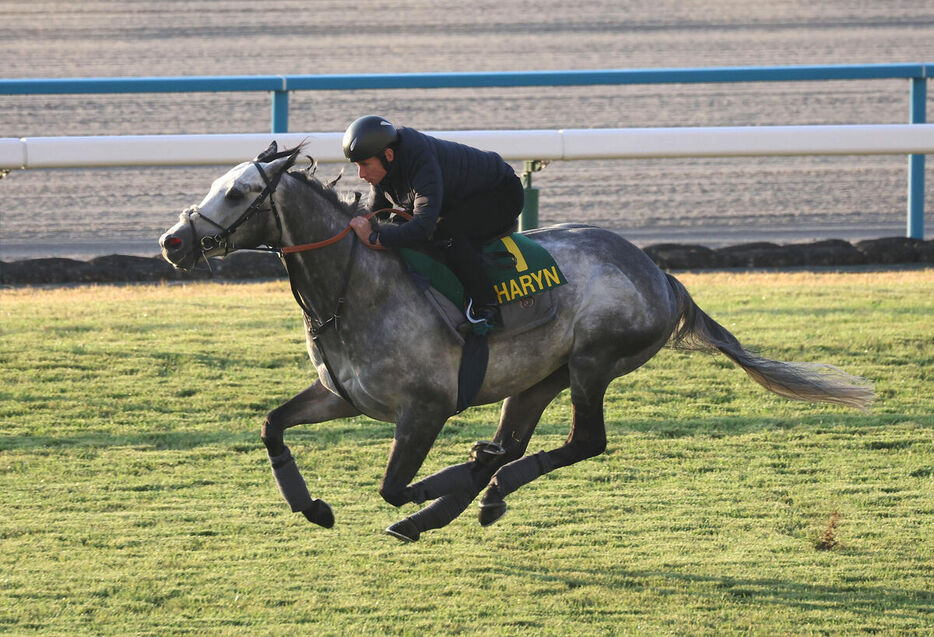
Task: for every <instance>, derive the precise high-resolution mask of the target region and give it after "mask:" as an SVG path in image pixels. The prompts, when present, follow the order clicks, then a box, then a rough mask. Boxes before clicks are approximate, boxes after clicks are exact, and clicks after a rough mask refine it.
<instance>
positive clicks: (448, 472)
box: [409, 462, 474, 530]
mask: <svg viewBox="0 0 934 637" xmlns="http://www.w3.org/2000/svg"><path fill="white" fill-rule="evenodd" d="M473 466H474V463H473V462H465V463H463V464H457V465H454V466H452V467H447V468H446V469H442V470H441V471H439V472H438V473H435V474H433V475H430V476H428V477H427V478H425V479H424V480H421V481H419V482H416V483H415V484H413V485H411V486H410V487H409V489H410V493H411V496H412V502H414V503H415V504H421V503H422V502H425V501H426V500H435V499H437V498H440V497H441V496H443V495H447V494H448V493H454V492H455V491H462V490H469V489H473V488H474V481H473V475H472V473H471V471H470V469H471V468H472V467H473ZM451 519H453V518H451ZM432 528H434V527H432ZM423 530H424V529H423Z"/></svg>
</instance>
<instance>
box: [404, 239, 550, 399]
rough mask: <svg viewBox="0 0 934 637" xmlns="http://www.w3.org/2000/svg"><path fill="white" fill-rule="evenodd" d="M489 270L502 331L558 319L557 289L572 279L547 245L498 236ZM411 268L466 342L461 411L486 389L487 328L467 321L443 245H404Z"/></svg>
mask: <svg viewBox="0 0 934 637" xmlns="http://www.w3.org/2000/svg"><path fill="white" fill-rule="evenodd" d="M481 252H482V254H483V256H484V260H485V261H486V262H487V276H488V278H489V279H490V282H491V283H492V284H493V289H494V291H495V292H496V299H497V302H498V304H499V311H500V316H501V318H502V323H503V327H502V328H501V329H497V330H496V331H495V332H494V334H495V335H497V337H506V336H515V335H517V334H521V333H523V332H526V331H528V330H531V329H534V328H536V327H538V326H540V325H544V324H545V323H548V322H549V321H551V320H552V319H554V317H555V315H556V314H557V312H558V302H557V300H556V299H555V298H554V289H555V288H557V287H559V286H561V285H564V284H565V283H567V279H566V278H565V277H564V274H562V272H561V269H560V268H559V267H558V264H557V263H556V262H555V260H554V258H553V257H552V256H551V255H550V254H549V253H548V251H547V250H545V249H544V248H543V247H542V246H540V245H538V244H537V243H535V242H534V241H532V240H531V239H529V238H528V237H525V236H523V235H520V234H515V233H514V234H510V235H507V236H503V237H500V238H497V239H495V240H493V241H491V242H489V243H486V244H484V245H483V246H482V248H481ZM399 253H400V254H401V255H402V258H403V259H404V260H405V262H406V265H407V266H408V270H409V274H410V275H411V276H412V278H413V279H414V280H415V282H416V283H417V284H418V286H419V287H420V288H421V289H422V290H423V292H424V294H425V296H426V298H427V299H428V301H429V303H430V304H431V306H432V307H434V309H435V311H436V312H437V313H438V315H439V316H440V317H441V319H442V320H443V322H444V324H445V325H446V326H447V328H448V330H449V331H450V332H451V334H452V335H453V336H454V337H455V338H456V339H457V340H458V342H459V343H460V344H461V346H462V348H463V354H462V356H461V363H460V370H459V372H458V390H457V411H456V413H460V412H461V411H463V410H464V409H466V408H467V407H469V406H470V405H471V404H473V400H474V398H476V396H477V393H478V392H479V391H480V386H481V385H482V384H483V379H484V377H485V376H486V368H487V362H488V360H489V347H488V343H487V334H486V333H485V332H484V333H478V332H475V331H474V329H473V326H472V325H471V324H470V323H469V322H468V321H467V317H466V314H465V312H464V309H465V307H466V305H467V299H466V298H465V293H464V286H463V284H462V283H461V282H460V280H458V278H457V277H456V276H455V275H454V273H453V272H452V271H451V270H450V268H448V267H447V266H446V265H445V264H444V262H443V261H444V258H443V256H442V254H441V251H440V250H438V249H432V248H428V249H425V250H416V249H413V248H402V249H399Z"/></svg>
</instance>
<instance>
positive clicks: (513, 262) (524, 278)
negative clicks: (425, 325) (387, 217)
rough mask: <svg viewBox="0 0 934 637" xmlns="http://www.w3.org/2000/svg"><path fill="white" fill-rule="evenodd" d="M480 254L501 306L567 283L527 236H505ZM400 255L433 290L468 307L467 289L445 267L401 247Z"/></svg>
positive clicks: (418, 253)
mask: <svg viewBox="0 0 934 637" xmlns="http://www.w3.org/2000/svg"><path fill="white" fill-rule="evenodd" d="M481 251H482V252H483V253H484V254H485V255H487V257H488V260H489V261H490V262H491V265H490V266H489V267H488V268H487V271H486V272H487V276H488V277H489V279H490V282H491V283H492V284H493V290H494V292H496V299H497V301H498V302H499V304H500V305H507V304H509V303H514V302H516V301H519V300H521V299H524V298H526V297H529V296H534V295H536V294H539V293H541V292H544V291H546V290H550V289H553V288H556V287H558V286H559V285H564V284H565V283H567V279H566V278H565V277H564V274H562V273H561V269H560V268H559V267H558V264H557V263H555V260H554V258H553V257H552V256H551V255H550V254H549V253H548V251H547V250H545V248H543V247H542V246H540V245H539V244H537V243H535V242H534V241H532V240H531V239H529V238H528V237H526V236H524V235H521V234H518V233H514V234H511V235H509V236H507V237H502V238H501V239H497V240H495V241H493V242H491V243H487V244H484V246H483V247H482V248H481ZM398 252H399V253H400V254H401V255H402V258H403V259H405V262H406V265H407V266H408V267H409V269H411V270H413V271H414V272H416V273H417V274H419V275H421V276H423V277H425V278H427V279H428V283H429V285H431V287H433V288H435V289H436V290H438V291H439V292H441V293H442V294H443V295H444V296H446V297H447V298H449V299H450V300H451V301H452V302H453V303H454V304H455V305H457V306H458V307H464V306H465V305H466V303H467V300H466V298H465V296H464V286H463V284H462V283H461V282H460V280H459V279H458V278H457V277H456V276H454V273H453V272H451V270H450V269H449V268H448V267H447V266H446V265H444V264H443V263H441V262H440V261H438V260H437V259H434V258H433V257H431V256H429V255H427V254H425V253H423V252H419V251H418V250H413V249H411V248H401V249H399V250H398Z"/></svg>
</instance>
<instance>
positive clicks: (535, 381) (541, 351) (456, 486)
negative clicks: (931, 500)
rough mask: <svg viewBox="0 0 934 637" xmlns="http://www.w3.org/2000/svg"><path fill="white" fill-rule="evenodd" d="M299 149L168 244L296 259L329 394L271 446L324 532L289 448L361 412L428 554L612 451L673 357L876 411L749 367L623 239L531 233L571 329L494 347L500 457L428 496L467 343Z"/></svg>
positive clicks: (230, 192) (306, 407)
mask: <svg viewBox="0 0 934 637" xmlns="http://www.w3.org/2000/svg"><path fill="white" fill-rule="evenodd" d="M298 151H299V149H294V150H291V151H281V152H276V149H275V146H274V145H272V146H270V148H268V149H267V150H266V151H264V153H262V154H261V155H260V156H258V157H257V158H256V159H255V160H254V161H250V162H245V163H242V164H240V165H238V166H236V167H235V168H233V169H231V170H230V171H228V172H227V173H226V174H225V175H223V176H222V177H220V178H218V179H217V180H216V181H215V182H214V183H213V185H212V186H211V189H210V191H209V192H208V194H207V195H206V196H205V198H204V200H203V201H202V202H201V203H200V204H199V205H198V206H195V207H192V208H189V209H188V210H186V211H184V212H182V214H181V215H180V218H179V221H178V223H176V224H175V225H174V226H172V228H170V229H169V230H168V231H167V232H166V233H165V234H164V235H163V236H162V237H161V239H160V245H161V246H162V250H163V255H164V257H165V258H166V259H167V260H168V261H169V262H171V263H172V264H173V265H175V266H176V267H178V268H181V269H190V268H192V267H193V266H194V265H195V264H196V263H197V262H198V261H199V260H201V259H202V258H203V259H207V258H208V257H214V256H224V255H226V254H228V253H229V252H232V251H234V250H237V249H251V248H256V247H258V246H267V247H270V248H272V249H274V250H275V251H278V252H280V253H285V254H284V255H283V258H284V260H285V263H286V266H287V269H288V272H289V277H290V280H291V284H292V288H293V292H294V294H295V297H296V300H297V301H298V303H299V305H300V306H301V307H302V309H303V311H304V315H305V324H306V327H307V345H308V352H309V355H310V356H311V360H312V361H313V362H314V364H315V366H316V368H317V372H318V380H317V381H316V382H314V383H313V384H312V385H311V386H309V387H308V388H307V389H305V390H304V391H302V392H300V393H299V394H297V395H296V396H294V397H293V398H292V399H290V400H289V401H287V402H286V403H284V404H283V405H281V406H280V407H277V408H276V409H273V410H272V411H271V412H270V413H269V414H268V415H267V416H266V420H265V422H264V423H263V427H262V440H263V442H264V443H265V445H266V448H267V450H268V453H269V460H270V463H271V465H272V471H273V475H274V477H275V479H276V482H277V484H278V486H279V489H280V492H281V493H282V495H283V497H284V498H285V500H286V501H287V502H288V504H289V505H290V507H291V509H292V510H293V511H295V512H302V513H303V514H304V515H305V516H306V517H307V518H308V519H309V520H310V521H312V522H314V523H316V524H320V525H322V526H325V527H330V526H332V525H333V524H334V516H333V513H332V511H331V508H330V507H329V506H328V505H327V504H326V503H325V502H323V501H322V500H319V499H313V498H312V497H311V495H310V494H309V492H308V489H307V487H306V485H305V482H304V480H303V478H302V476H301V473H300V472H299V470H298V468H297V466H296V464H295V460H294V458H293V457H292V455H291V453H290V451H289V449H288V447H286V446H285V444H284V442H283V433H284V431H285V430H286V429H288V428H289V427H293V426H295V425H299V424H303V423H317V422H323V421H327V420H333V419H335V418H346V417H350V416H355V415H358V414H361V413H362V414H365V415H367V416H369V417H370V418H374V419H376V420H381V421H385V422H389V423H394V424H395V436H394V439H393V442H392V446H391V449H390V452H389V461H388V463H387V466H386V471H385V474H384V476H383V480H382V484H381V485H380V488H379V493H380V495H381V496H382V497H383V498H384V499H385V500H386V501H387V502H389V503H390V504H392V505H394V506H397V507H398V506H401V505H403V504H406V503H409V502H414V503H416V504H421V503H424V502H428V501H431V503H430V504H429V505H427V506H425V507H423V508H422V509H421V510H419V511H418V512H417V513H415V514H414V515H412V516H410V517H408V518H405V519H403V520H401V521H399V522H397V523H395V524H393V525H392V526H390V527H389V528H388V529H387V532H388V533H390V534H391V535H393V536H395V537H397V538H399V539H402V540H406V541H415V540H417V539H418V538H419V536H420V534H421V533H422V532H424V531H426V530H428V529H434V528H440V527H442V526H444V525H446V524H448V523H449V522H451V521H452V520H453V519H454V518H455V517H457V516H458V515H460V513H462V512H463V511H464V510H465V509H466V508H467V506H468V505H469V504H470V502H472V501H473V500H474V499H475V498H476V497H477V495H478V494H479V493H480V492H481V491H483V490H484V489H486V492H485V494H484V496H483V498H482V499H481V503H480V514H479V517H480V522H481V524H483V525H487V524H491V523H493V522H495V521H496V520H497V519H499V518H500V517H501V516H502V515H503V513H504V512H505V511H506V503H505V498H506V496H508V495H509V494H511V493H512V492H513V491H515V490H516V489H518V488H519V487H521V486H522V485H524V484H527V483H529V482H531V481H532V480H534V479H535V478H537V477H539V476H540V475H542V474H545V473H548V472H550V471H553V470H554V469H558V468H560V467H566V466H568V465H571V464H574V463H576V462H579V461H581V460H584V459H586V458H590V457H592V456H595V455H597V454H600V453H602V452H603V451H604V450H605V449H606V430H605V427H604V418H603V398H604V393H605V392H606V389H607V386H608V385H609V384H610V382H611V381H612V380H613V379H614V378H617V377H618V376H622V375H623V374H628V373H629V372H631V371H633V370H634V369H637V368H638V367H639V366H641V365H642V364H644V363H645V362H646V361H648V360H649V359H650V358H652V357H653V356H654V355H655V354H656V352H658V351H659V350H660V349H661V348H662V347H663V346H665V345H666V344H670V345H673V346H676V347H682V348H686V349H694V350H700V349H703V350H719V351H720V352H722V353H723V354H725V355H726V356H727V357H728V358H730V359H731V360H732V361H733V362H735V363H736V364H737V365H739V366H740V367H742V368H743V369H744V370H745V371H746V372H747V373H748V374H749V375H750V376H751V377H752V378H753V380H755V381H756V382H758V383H760V384H761V385H763V386H764V387H765V388H766V389H768V390H770V391H773V392H775V393H777V394H780V395H782V396H786V397H789V398H795V399H801V400H807V401H826V402H831V403H838V404H842V405H848V406H852V407H856V408H859V409H865V408H866V407H867V406H868V404H869V403H870V402H871V400H872V396H873V391H872V388H871V386H869V385H868V383H866V382H865V381H863V380H862V379H860V378H857V377H853V376H849V375H847V374H845V373H843V372H841V371H840V370H838V369H836V368H834V367H831V366H829V365H817V364H806V363H805V364H802V363H783V362H778V361H773V360H769V359H766V358H761V357H759V356H755V355H752V354H750V353H749V352H747V351H746V350H744V349H743V347H742V346H741V345H740V344H739V342H738V341H737V340H736V339H735V338H734V337H733V335H732V334H730V332H728V331H727V330H726V329H725V328H723V327H722V326H721V325H719V324H718V323H716V322H715V321H714V320H713V319H711V318H710V317H708V316H707V315H706V314H705V313H704V312H703V311H701V309H700V308H698V307H697V305H696V304H695V303H694V301H693V300H692V299H691V297H690V295H689V294H688V292H687V290H685V288H684V286H683V285H682V284H681V283H679V282H678V280H677V279H675V278H674V277H672V276H670V275H668V274H666V273H665V272H663V271H661V270H660V269H659V268H658V267H657V266H656V265H655V264H654V263H653V262H652V261H651V260H650V259H649V258H648V257H647V256H646V255H645V253H643V252H642V251H641V250H639V249H638V248H636V247H635V246H633V245H632V244H631V243H629V242H628V241H626V240H625V239H623V238H621V237H619V236H618V235H616V234H614V233H612V232H608V231H606V230H602V229H600V228H596V227H592V226H585V225H559V226H554V227H549V228H544V229H540V230H534V231H531V232H528V233H526V234H527V236H529V237H531V238H532V239H533V240H534V241H536V242H538V243H539V244H541V245H542V246H544V247H545V248H546V249H547V250H548V252H550V253H551V254H552V255H553V256H554V258H555V259H556V261H557V263H558V265H559V267H560V269H561V270H562V271H563V272H564V274H565V275H566V277H567V279H568V281H569V284H567V285H564V286H562V287H560V288H556V289H555V290H554V291H553V293H554V294H556V295H557V302H558V310H557V314H556V316H555V318H554V320H552V321H551V322H549V323H546V324H545V325H542V326H540V327H537V328H535V329H533V330H531V331H529V332H526V333H524V334H520V335H518V336H514V337H509V338H502V337H498V335H497V333H496V332H495V331H494V332H493V333H491V334H490V335H489V341H488V345H489V369H488V372H487V374H486V377H485V379H484V380H483V383H482V386H481V387H480V390H479V393H478V395H477V396H476V398H475V399H474V401H473V403H474V404H486V403H492V402H497V401H501V400H502V401H503V405H502V411H501V417H500V422H499V428H498V429H497V431H496V433H495V435H494V437H493V440H492V442H481V443H477V445H475V447H474V449H473V450H472V452H471V455H470V459H469V460H468V461H467V462H465V463H463V464H459V465H455V466H452V467H448V468H447V469H444V470H442V471H440V472H438V473H436V474H434V475H431V476H429V477H426V478H424V479H423V480H421V481H419V482H415V483H413V480H414V478H415V476H416V474H417V473H418V470H419V468H420V467H421V466H422V463H423V462H424V460H425V457H426V456H427V454H428V452H429V450H430V449H431V447H432V445H433V443H434V441H435V439H436V437H437V436H438V433H439V432H440V431H441V428H442V426H443V425H444V423H445V421H446V420H447V419H448V418H449V417H450V416H452V415H453V414H454V413H456V399H457V395H458V369H459V364H460V360H461V354H462V349H461V344H460V343H459V342H458V341H457V339H456V337H455V336H454V335H453V334H452V333H451V331H450V330H449V329H447V328H446V326H445V325H444V324H443V322H442V319H441V318H440V317H439V315H438V314H437V312H436V311H435V310H434V309H433V308H432V306H431V305H430V303H429V301H428V300H427V299H426V297H425V295H424V294H423V292H422V291H421V290H420V288H419V287H418V286H417V285H416V284H415V283H414V282H413V281H412V279H411V277H410V276H409V275H408V274H407V271H406V267H405V265H404V264H403V261H402V259H401V258H400V257H399V256H398V255H397V254H395V253H394V252H392V251H377V250H372V249H369V248H366V247H363V246H361V245H360V244H359V242H358V240H357V239H356V238H355V237H354V235H353V233H346V229H347V224H348V221H349V220H350V219H351V218H352V217H353V216H354V215H356V214H359V211H358V209H357V207H356V206H355V205H354V204H351V203H347V202H343V201H341V199H340V198H339V197H338V196H337V195H336V194H335V193H334V191H333V189H330V188H328V187H327V186H324V185H322V184H321V183H320V182H319V181H317V180H316V179H315V178H314V177H312V176H309V175H308V174H305V172H301V171H292V172H289V168H291V167H292V165H293V163H294V162H295V160H296V157H297V153H298ZM306 172H307V171H306ZM309 242H316V243H311V245H307V244H309ZM295 246H300V247H298V248H295ZM290 248H292V249H291V250H290ZM567 388H570V390H571V403H572V405H573V420H572V422H571V428H570V435H569V436H568V438H567V441H566V442H565V443H564V444H563V445H562V446H560V447H558V448H557V449H553V450H551V451H540V452H538V453H535V454H532V455H528V456H527V455H525V453H526V448H527V447H528V445H529V440H530V438H531V436H532V432H533V430H534V429H535V426H536V424H537V423H538V421H539V418H540V417H541V415H542V412H543V411H544V410H545V408H546V407H547V406H548V404H549V403H550V402H551V401H552V400H553V399H554V398H555V397H556V396H557V395H558V394H559V393H560V392H561V391H563V390H565V389H567ZM504 399H505V400H504Z"/></svg>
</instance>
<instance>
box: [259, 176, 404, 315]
mask: <svg viewBox="0 0 934 637" xmlns="http://www.w3.org/2000/svg"><path fill="white" fill-rule="evenodd" d="M276 200H277V201H276V203H277V205H278V207H279V213H280V217H281V222H282V244H283V246H292V245H304V244H308V243H315V242H319V241H323V240H325V239H329V238H331V237H333V236H335V235H337V234H339V233H340V232H342V231H343V230H344V229H345V228H346V227H347V224H348V223H349V222H350V219H351V217H352V213H350V212H349V211H347V210H346V209H345V208H344V207H343V206H340V205H337V204H335V203H334V202H333V201H331V200H330V199H329V198H328V197H326V196H324V195H323V194H322V193H320V192H319V191H318V190H317V188H315V187H314V186H312V185H309V184H304V183H302V182H301V181H300V180H298V179H296V178H294V177H293V178H288V179H283V180H282V182H281V184H280V186H279V189H278V190H277V191H276ZM356 242H357V239H356V237H355V235H354V234H353V232H350V233H348V235H347V236H346V237H344V238H343V239H341V240H340V241H338V242H336V243H334V244H331V245H329V246H326V247H321V248H317V249H314V250H307V251H302V252H297V253H293V254H291V255H288V256H287V264H288V268H289V277H290V278H291V280H292V285H293V287H294V288H295V289H296V290H297V291H298V292H299V293H300V294H301V296H302V297H304V298H305V299H306V300H307V302H308V304H309V305H310V306H311V307H310V309H311V310H312V311H313V312H314V314H315V316H316V318H318V319H321V320H326V319H327V318H328V317H329V316H330V315H331V313H332V312H333V311H334V310H335V308H334V307H333V306H334V305H335V303H336V300H337V297H338V296H339V295H341V296H342V295H344V294H345V293H346V294H347V295H348V296H350V295H354V296H359V295H361V294H363V295H369V296H371V297H373V296H376V295H375V294H374V292H375V291H376V290H374V288H375V287H376V285H377V281H378V279H379V278H380V277H378V276H377V277H374V276H370V274H371V273H381V272H384V271H385V270H386V268H387V267H388V268H389V269H392V268H393V266H394V259H391V258H386V255H384V254H378V253H377V252H376V251H374V250H370V249H368V248H365V247H364V246H357V247H356V248H353V246H354V243H356ZM381 257H383V258H381ZM396 267H398V266H396ZM363 273H367V275H365V276H363V275H362V274H363ZM351 275H352V276H353V281H352V282H350V281H348V277H349V276H351ZM345 285H350V286H351V288H352V289H350V288H348V289H342V288H343V287H344V286H345Z"/></svg>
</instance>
